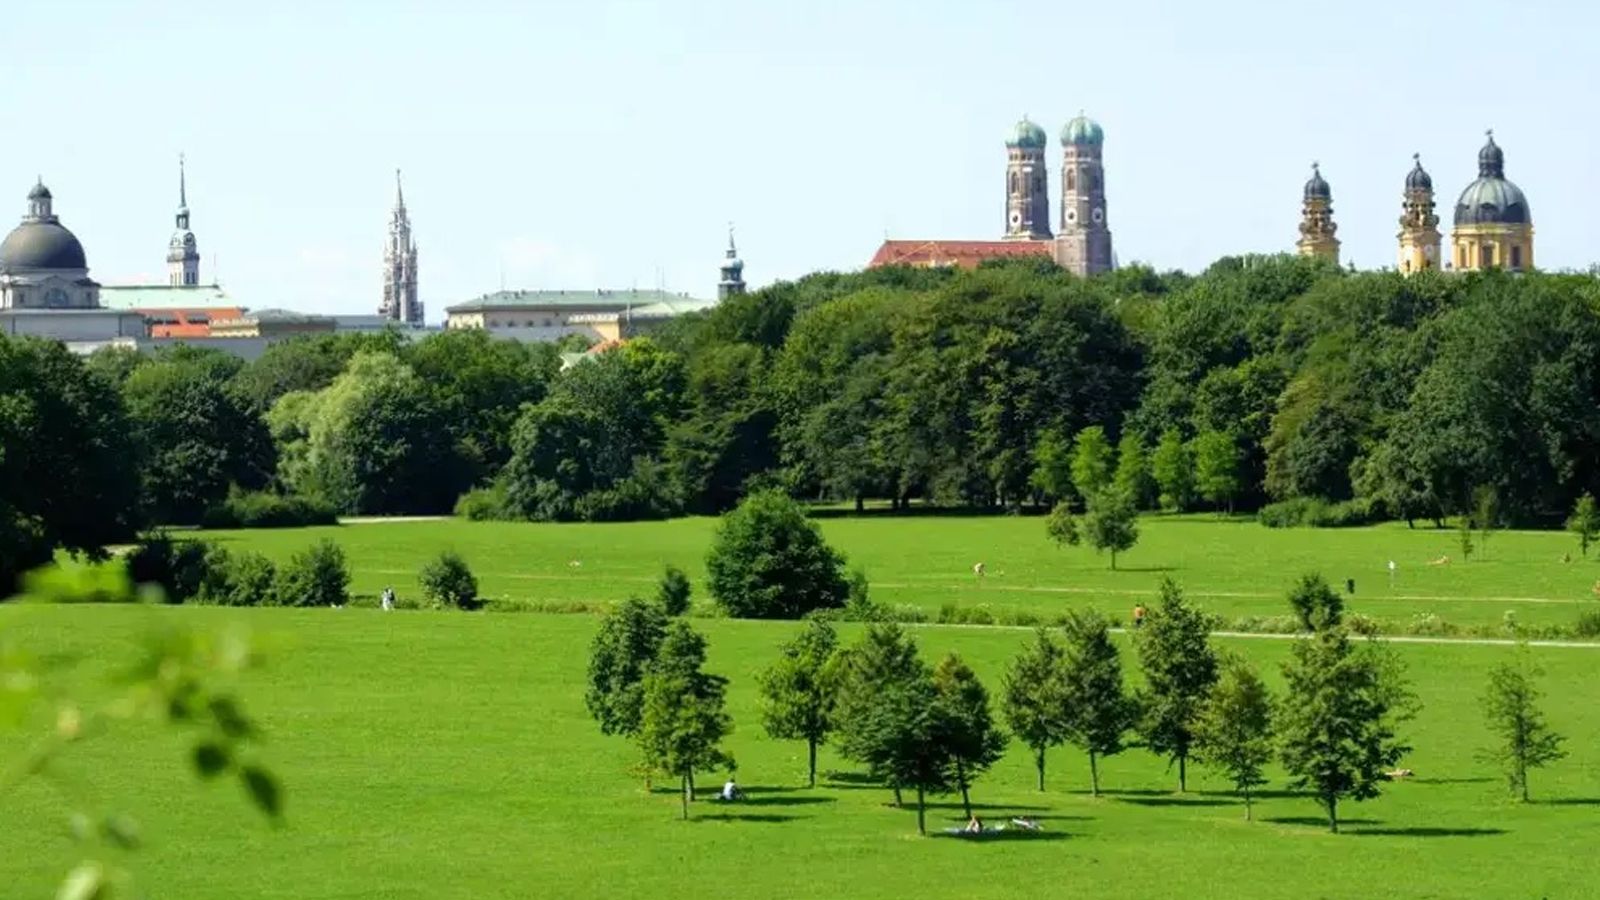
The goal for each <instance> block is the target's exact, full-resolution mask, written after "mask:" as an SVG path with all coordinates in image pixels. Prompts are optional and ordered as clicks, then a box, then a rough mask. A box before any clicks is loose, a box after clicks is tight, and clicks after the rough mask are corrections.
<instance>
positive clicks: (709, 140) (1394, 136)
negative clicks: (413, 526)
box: [0, 0, 1600, 320]
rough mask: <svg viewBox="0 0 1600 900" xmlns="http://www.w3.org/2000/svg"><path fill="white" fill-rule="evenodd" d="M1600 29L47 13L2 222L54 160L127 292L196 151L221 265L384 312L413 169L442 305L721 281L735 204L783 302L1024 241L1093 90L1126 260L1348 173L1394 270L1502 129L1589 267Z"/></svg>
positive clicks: (692, 5)
mask: <svg viewBox="0 0 1600 900" xmlns="http://www.w3.org/2000/svg"><path fill="white" fill-rule="evenodd" d="M1596 34H1600V11H1597V6H1596V5H1595V4H1592V3H1586V2H1581V0H1568V2H1551V0H1517V2H1507V0H1493V2H1486V0H1461V2H1454V3H1442V2H1432V3H1430V2H1426V0H1423V2H1412V3H1404V2H1401V3H1394V2H1368V0H1347V2H1339V3H1328V4H1317V5H1315V6H1312V5H1309V4H1300V3H1285V2H1281V0H1280V2H1227V0H1219V2H1210V3H1188V2H1176V0H1174V2H1168V3H1152V2H1141V0H1115V2H1106V3H1093V2H1088V3H1060V2H1049V0H1032V2H1012V0H984V2H970V3H954V2H937V0H916V2H912V0H887V2H873V0H855V2H835V0H806V2H792V0H791V2H772V0H760V2H755V0H747V2H726V0H692V2H691V0H680V2H664V0H663V2H654V3H651V2H607V0H585V2H582V3H579V2H561V3H553V2H504V3H495V2H486V0H456V2H453V3H441V2H432V3H407V2H401V0H385V2H368V0H359V2H358V0H334V2H326V3H322V2H310V0H283V2H277V3H258V2H253V3H248V4H246V3H236V2H232V0H216V2H195V0H188V2H182V3H169V2H109V0H107V2H78V0H14V2H13V3H11V4H8V5H7V8H6V14H5V15H4V16H3V17H0V38H3V44H0V46H3V50H0V76H3V80H0V83H4V84H5V86H6V87H5V90H4V91H3V92H0V114H3V120H4V121H5V122H6V123H8V124H7V127H6V129H5V131H6V136H7V137H6V140H4V141H0V223H3V222H5V221H7V220H9V217H10V216H11V215H12V214H16V215H20V214H21V213H22V211H23V206H24V195H25V194H26V192H27V189H28V187H29V186H30V184H31V182H32V180H33V177H34V175H35V173H41V174H43V175H44V177H45V180H46V182H47V183H48V184H49V185H50V187H51V188H52V189H53V190H54V192H55V195H56V202H57V208H58V212H59V213H60V214H61V215H62V217H63V220H64V221H65V223H66V224H67V225H68V226H69V227H71V228H72V229H74V231H76V232H77V234H78V235H79V237H80V238H82V239H83V241H84V243H85V245H86V246H87V249H88V252H89V262H90V266H91V267H92V268H91V272H92V274H93V275H94V276H95V277H96V278H98V279H99V280H101V281H102V282H105V283H118V282H125V281H130V280H137V279H141V278H143V279H153V280H164V275H163V270H164V263H163V257H164V254H165V250H166V242H167V238H168V237H169V235H170V231H171V227H172V212H173V207H174V206H175V200H176V197H175V195H176V190H177V185H176V181H177V174H176V158H177V155H178V152H179V151H180V150H181V151H184V152H185V153H187V155H188V158H189V162H190V167H189V174H190V179H189V187H190V191H189V200H190V206H191V207H192V209H193V212H194V228H195V230H196V233H197V234H198V237H199V240H200V244H201V250H202V253H203V254H204V261H203V263H202V265H203V269H202V274H203V275H205V276H206V277H208V278H209V277H210V276H211V275H212V274H215V273H218V271H219V269H220V275H221V279H222V281H223V283H224V284H226V285H228V286H229V287H231V289H232V290H233V292H234V294H235V295H236V296H237V297H238V298H239V299H240V300H241V301H242V302H244V303H246V304H248V305H252V306H257V307H265V306H285V307H291V308H296V309H302V310H307V311H339V312H365V311H370V310H372V309H373V308H374V307H375V306H376V304H377V301H378V296H379V293H380V285H381V273H380V266H379V263H380V259H381V250H382V244H383V238H384V230H385V226H386V222H387V218H388V213H389V207H390V205H391V203H392V199H393V183H392V182H393V176H392V172H393V170H394V169H395V168H396V167H400V168H402V169H404V170H405V179H406V198H407V201H408V205H409V206H410V208H411V212H412V218H413V221H414V223H415V227H416V233H417V236H418V240H419V242H420V244H421V271H422V296H423V299H424V301H425V302H426V303H427V304H428V309H429V317H430V319H433V320H437V319H438V318H439V316H440V315H441V312H442V310H443V308H444V306H446V305H448V304H450V303H453V302H457V301H459V300H462V299H466V298H468V297H471V296H474V295H476V294H478V293H481V292H484V291H488V290H494V289H496V288H497V287H498V286H499V285H500V283H501V280H502V272H503V273H504V274H503V278H504V282H505V284H506V285H507V286H508V287H528V288H557V287H561V288H589V287H598V286H605V287H627V286H629V285H638V286H640V287H650V286H654V285H655V284H657V283H658V281H659V282H660V283H664V284H665V286H666V287H668V288H669V289H672V290H682V291H689V292H692V293H695V294H701V295H705V294H709V293H710V292H711V291H712V290H713V286H714V283H715V279H716V265H717V263H718V260H719V259H720V257H721V254H722V249H723V246H724V239H725V237H724V229H725V227H726V223H727V222H728V221H729V220H733V221H734V222H736V223H737V227H738V235H739V246H740V250H741V251H742V254H743V256H744V258H745V260H746V272H747V275H748V277H749V278H750V280H751V281H752V282H753V283H755V284H763V283H766V282H769V281H771V280H773V279H776V278H792V277H795V276H798V275H801V274H803V273H805V272H808V271H812V270H816V269H826V268H834V269H854V268H859V267H860V266H862V265H863V264H864V263H865V262H866V261H867V259H868V258H869V257H870V256H871V254H872V253H873V251H874V250H875V249H876V247H877V245H878V243H879V242H880V241H881V240H882V239H883V237H884V235H885V233H886V232H887V233H888V234H890V235H892V236H894V237H902V238H916V237H943V238H992V237H997V236H998V235H999V234H1000V232H1001V229H1002V224H1003V223H1002V219H1003V213H1004V207H1003V198H1002V196H1001V189H1002V175H1003V171H1004V169H1003V165H1004V148H1003V143H1002V142H1003V139H1004V137H1005V134H1006V132H1007V130H1008V129H1009V128H1010V127H1011V125H1012V123H1014V122H1015V121H1016V120H1017V118H1018V117H1019V116H1020V115H1022V114H1023V113H1027V114H1029V115H1030V116H1031V117H1032V118H1033V119H1034V120H1035V121H1037V122H1040V123H1041V124H1043V125H1044V126H1045V127H1046V128H1047V129H1048V130H1049V131H1051V132H1052V135H1053V134H1054V133H1055V132H1056V131H1057V130H1059V128H1060V126H1061V125H1062V123H1063V122H1065V121H1066V119H1068V118H1069V117H1070V116H1072V115H1073V114H1075V113H1076V112H1077V111H1078V110H1079V108H1083V109H1085V110H1087V111H1088V112H1089V114H1090V115H1092V116H1094V117H1095V118H1097V119H1098V120H1099V121H1100V122H1101V123H1102V124H1103V125H1104V127H1105V130H1106V149H1105V153H1106V166H1107V189H1108V198H1109V203H1108V205H1109V215H1110V222H1111V226H1112V229H1113V232H1114V234H1115V240H1116V248H1117V253H1118V256H1119V257H1120V259H1121V260H1122V261H1124V262H1128V261H1132V260H1144V261H1149V262H1151V263H1153V264H1154V265H1156V266H1157V267H1159V268H1174V267H1178V268H1186V269H1195V268H1198V267H1201V266H1204V265H1205V264H1206V263H1208V262H1210V261H1211V260H1212V259H1214V258H1216V257H1217V256H1220V255H1223V254H1227V253H1238V252H1246V251H1277V250H1284V249H1287V248H1290V247H1291V245H1292V243H1293V241H1294V239H1295V237H1296V236H1297V235H1296V231H1295V228H1296V224H1297V222H1298V215H1299V200H1300V188H1301V184H1302V183H1303V182H1304V180H1305V178H1306V176H1307V174H1308V169H1309V165H1310V162H1311V161H1312V160H1313V159H1316V160H1320V161H1321V163H1322V168H1323V172H1324V174H1325V175H1326V176H1327V178H1328V180H1329V182H1330V183H1331V184H1332V186H1333V193H1334V209H1335V216H1336V219H1337V221H1338V223H1339V237H1340V238H1341V239H1342V240H1343V241H1344V253H1345V259H1347V260H1353V261H1354V262H1355V263H1356V264H1357V265H1359V266H1362V267H1377V266H1384V265H1393V263H1394V245H1395V240H1394V238H1395V232H1396V230H1397V224H1396V219H1397V217H1398V215H1399V212H1400V188H1401V184H1402V180H1403V178H1404V176H1405V174H1406V172H1407V170H1408V169H1409V167H1410V164H1411V154H1412V152H1414V151H1418V152H1421V153H1422V154H1423V161H1424V163H1425V164H1426V165H1427V167H1428V168H1429V170H1430V171H1431V172H1432V174H1433V176H1434V183H1435V185H1436V186H1437V188H1438V190H1439V195H1440V199H1441V201H1442V202H1441V212H1442V214H1443V215H1444V217H1445V220H1446V230H1447V231H1448V220H1449V212H1450V208H1451V207H1452V206H1453V203H1454V198H1455V195H1456V194H1457V193H1458V192H1459V191H1460V190H1461V188H1462V187H1463V186H1464V185H1465V184H1466V183H1467V182H1468V181H1469V180H1470V179H1471V178H1472V177H1474V175H1475V165H1476V153H1477V150H1478V148H1479V146H1480V145H1481V144H1482V142H1483V131H1484V129H1485V128H1486V127H1491V126H1492V127H1493V128H1494V129H1495V134H1496V136H1497V138H1498V139H1499V141H1500V143H1501V145H1502V146H1503V147H1504V148H1505V151H1506V168H1507V175H1508V176H1509V177H1510V178H1511V179H1513V180H1514V181H1516V182H1517V183H1518V184H1520V185H1521V186H1522V188H1523V189H1524V190H1525V191H1526V192H1527V194H1528V197H1529V201H1530V205H1531V207H1532V210H1533V214H1534V221H1535V227H1536V229H1537V234H1538V237H1537V256H1538V262H1539V264H1540V265H1541V266H1543V267H1546V268H1560V267H1569V266H1570V267H1581V266H1587V265H1588V264H1589V263H1591V262H1593V261H1595V260H1597V259H1600V246H1597V244H1600V231H1597V229H1596V227H1595V224H1596V223H1595V213H1596V209H1597V199H1596V198H1600V167H1597V163H1596V160H1597V158H1600V124H1597V117H1596V115H1595V112H1594V109H1595V107H1594V98H1595V96H1596V93H1597V88H1600V79H1597V77H1596V74H1597V69H1600V63H1597V62H1596V54H1595V53H1594V51H1593V47H1594V41H1595V35H1596ZM1052 147H1054V144H1053V143H1052ZM1055 152H1056V151H1055V150H1054V149H1052V155H1054V153H1055ZM1056 188H1057V185H1056V173H1055V172H1054V171H1052V173H1051V190H1052V192H1054V191H1055V190H1056ZM658 273H659V274H658Z"/></svg>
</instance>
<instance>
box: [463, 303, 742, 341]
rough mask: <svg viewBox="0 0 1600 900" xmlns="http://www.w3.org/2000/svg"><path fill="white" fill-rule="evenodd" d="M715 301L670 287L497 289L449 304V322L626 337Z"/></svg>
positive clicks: (535, 335) (497, 329)
mask: <svg viewBox="0 0 1600 900" xmlns="http://www.w3.org/2000/svg"><path fill="white" fill-rule="evenodd" d="M715 305H716V301H714V300H702V299H699V298H696V297H690V296H689V295H688V294H673V293H669V292H666V291H640V290H627V291H607V290H596V291H497V292H495V293H493V294H485V295H483V296H482V297H479V298H477V299H475V300H468V301H467V302H465V303H457V304H456V305H454V306H451V307H449V308H448V309H446V310H445V328H447V329H455V328H481V329H484V330H486V331H488V332H489V333H490V334H492V335H494V336H496V337H504V338H511V339H514V340H520V341H546V342H553V341H558V340H560V339H561V338H563V337H566V336H567V335H569V334H577V335H582V336H583V337H585V338H588V339H589V340H591V341H595V342H601V341H611V340H625V339H627V338H631V337H635V336H637V335H640V334H644V333H647V332H649V331H650V330H651V329H653V328H655V327H657V326H659V325H660V324H661V323H663V322H665V321H667V320H669V319H671V318H673V317H675V316H680V315H683V314H685V313H691V312H699V311H701V310H705V309H709V308H711V307H712V306H715Z"/></svg>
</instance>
